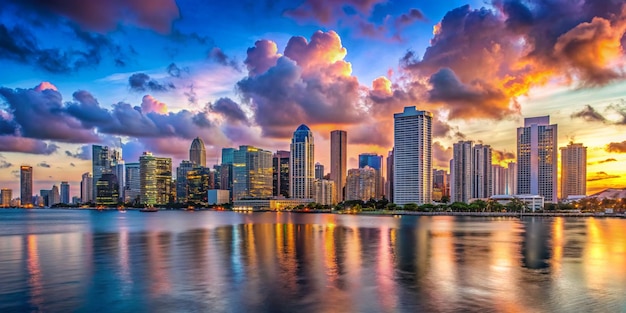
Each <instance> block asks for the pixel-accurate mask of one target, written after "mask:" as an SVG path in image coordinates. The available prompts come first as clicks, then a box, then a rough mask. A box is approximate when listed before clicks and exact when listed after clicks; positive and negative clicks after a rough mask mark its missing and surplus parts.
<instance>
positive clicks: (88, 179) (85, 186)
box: [80, 172, 93, 203]
mask: <svg viewBox="0 0 626 313" xmlns="http://www.w3.org/2000/svg"><path fill="white" fill-rule="evenodd" d="M81 178H82V179H81V181H80V202H82V203H87V202H93V176H92V175H91V173H89V172H87V173H83V175H82V177H81Z"/></svg>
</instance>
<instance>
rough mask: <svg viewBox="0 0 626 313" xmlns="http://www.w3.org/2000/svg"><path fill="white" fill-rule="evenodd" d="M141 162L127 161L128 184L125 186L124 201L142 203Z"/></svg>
mask: <svg viewBox="0 0 626 313" xmlns="http://www.w3.org/2000/svg"><path fill="white" fill-rule="evenodd" d="M139 172H140V164H139V163H126V179H125V182H126V186H125V187H124V201H125V202H126V201H128V202H131V203H133V204H139V203H141V201H140V199H141V197H140V195H141V175H140V174H139Z"/></svg>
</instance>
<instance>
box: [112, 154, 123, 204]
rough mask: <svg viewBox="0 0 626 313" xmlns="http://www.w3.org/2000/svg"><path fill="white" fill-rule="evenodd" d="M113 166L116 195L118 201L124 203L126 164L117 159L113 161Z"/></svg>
mask: <svg viewBox="0 0 626 313" xmlns="http://www.w3.org/2000/svg"><path fill="white" fill-rule="evenodd" d="M114 163H115V165H114V166H113V173H114V174H115V176H116V177H117V186H118V190H117V194H118V196H119V201H122V202H123V201H124V199H125V194H124V193H125V189H126V188H125V186H126V164H125V162H124V160H122V159H117V160H114Z"/></svg>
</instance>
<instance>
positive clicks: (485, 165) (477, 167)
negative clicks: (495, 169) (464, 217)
mask: <svg viewBox="0 0 626 313" xmlns="http://www.w3.org/2000/svg"><path fill="white" fill-rule="evenodd" d="M472 154H473V155H472V156H473V162H472V167H473V169H472V172H473V173H472V175H473V183H472V187H473V190H472V198H476V199H486V198H489V197H491V196H492V195H493V180H492V177H491V176H492V173H491V154H492V150H491V147H490V146H489V145H483V144H477V145H475V146H474V151H473V153H472Z"/></svg>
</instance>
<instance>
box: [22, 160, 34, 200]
mask: <svg viewBox="0 0 626 313" xmlns="http://www.w3.org/2000/svg"><path fill="white" fill-rule="evenodd" d="M20 201H21V204H22V206H23V207H32V206H33V167H32V166H28V165H22V166H20Z"/></svg>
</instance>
